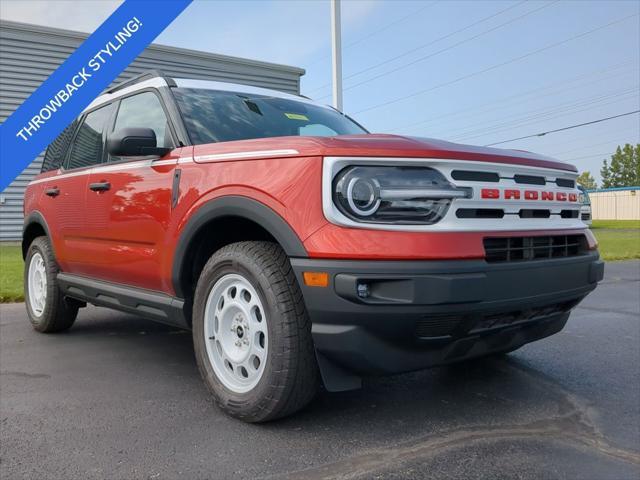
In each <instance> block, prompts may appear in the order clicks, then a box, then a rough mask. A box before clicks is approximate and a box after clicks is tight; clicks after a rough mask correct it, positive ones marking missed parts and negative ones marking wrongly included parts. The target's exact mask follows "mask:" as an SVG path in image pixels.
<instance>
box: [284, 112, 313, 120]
mask: <svg viewBox="0 0 640 480" xmlns="http://www.w3.org/2000/svg"><path fill="white" fill-rule="evenodd" d="M285 115H286V117H287V118H288V119H289V120H302V121H305V122H308V121H309V119H308V118H307V116H306V115H302V114H301V113H285Z"/></svg>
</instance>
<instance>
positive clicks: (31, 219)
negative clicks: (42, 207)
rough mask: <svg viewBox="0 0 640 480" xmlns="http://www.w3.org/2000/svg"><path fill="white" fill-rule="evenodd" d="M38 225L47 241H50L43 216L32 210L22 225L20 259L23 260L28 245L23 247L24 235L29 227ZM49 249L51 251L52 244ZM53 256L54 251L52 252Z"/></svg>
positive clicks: (47, 227)
mask: <svg viewBox="0 0 640 480" xmlns="http://www.w3.org/2000/svg"><path fill="white" fill-rule="evenodd" d="M34 224H38V225H40V226H41V227H42V229H43V230H44V233H45V234H46V235H47V237H49V241H51V233H50V230H49V225H47V221H46V220H45V219H44V216H43V215H42V214H41V213H40V212H39V211H37V210H34V211H33V212H31V213H30V214H29V215H27V216H26V217H25V219H24V224H23V226H22V259H23V260H24V259H25V258H26V256H27V248H28V247H29V245H25V236H24V235H25V233H26V232H27V230H28V229H29V227H31V225H34ZM51 248H52V249H53V242H52V243H51ZM53 254H54V256H55V250H54V252H53Z"/></svg>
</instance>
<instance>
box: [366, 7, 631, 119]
mask: <svg viewBox="0 0 640 480" xmlns="http://www.w3.org/2000/svg"><path fill="white" fill-rule="evenodd" d="M637 16H638V14H637V13H636V14H633V15H628V16H626V17H622V18H619V19H617V20H614V21H612V22H609V23H607V24H605V25H601V26H599V27H596V28H593V29H591V30H587V31H586V32H582V33H579V34H578V35H574V36H572V37H569V38H566V39H564V40H561V41H559V42H555V43H551V44H549V45H546V46H544V47H542V48H539V49H537V50H533V51H531V52H528V53H525V54H524V55H520V56H518V57H514V58H511V59H509V60H506V61H504V62H501V63H497V64H495V65H492V66H490V67H487V68H484V69H482V70H478V71H476V72H472V73H469V74H467V75H463V76H461V77H458V78H456V79H453V80H450V81H448V82H444V83H441V84H438V85H435V86H433V87H429V88H425V89H423V90H418V91H417V92H414V93H411V94H409V95H404V96H402V97H398V98H394V99H393V100H388V101H386V102H382V103H378V104H375V105H372V106H370V107H368V108H365V109H363V110H360V111H358V112H355V114H359V113H363V112H368V111H370V110H375V109H377V108H380V107H385V106H387V105H392V104H394V103H397V102H401V101H403V100H407V99H409V98H412V97H416V96H418V95H422V94H423V93H427V92H431V91H433V90H437V89H439V88H442V87H446V86H449V85H452V84H454V83H458V82H461V81H463V80H467V79H469V78H471V77H475V76H476V75H481V74H483V73H486V72H489V71H491V70H495V69H496V68H500V67H503V66H505V65H508V64H510V63H514V62H517V61H520V60H523V59H525V58H527V57H530V56H532V55H536V54H538V53H541V52H544V51H546V50H550V49H552V48H555V47H558V46H560V45H563V44H565V43H568V42H571V41H573V40H577V39H578V38H581V37H584V36H586V35H590V34H592V33H594V32H597V31H598V30H602V29H604V28H608V27H611V26H613V25H615V24H617V23H620V22H623V21H625V20H628V19H630V18H633V17H637Z"/></svg>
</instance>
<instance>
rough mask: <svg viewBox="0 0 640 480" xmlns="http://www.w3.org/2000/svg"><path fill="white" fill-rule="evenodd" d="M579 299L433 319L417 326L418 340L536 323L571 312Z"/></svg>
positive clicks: (460, 335) (454, 336) (423, 321)
mask: <svg viewBox="0 0 640 480" xmlns="http://www.w3.org/2000/svg"><path fill="white" fill-rule="evenodd" d="M579 301H580V300H572V301H569V302H561V303H552V304H549V305H543V306H539V307H533V308H528V309H523V310H513V311H507V312H496V313H486V314H480V315H473V316H451V315H447V316H432V317H429V318H425V319H424V320H420V321H418V322H417V323H416V330H415V332H416V337H418V338H419V339H421V340H441V339H443V338H444V339H446V338H449V339H451V338H461V337H465V336H468V335H476V334H482V333H484V332H489V331H495V330H497V329H500V328H505V327H510V326H512V325H515V324H521V323H525V322H537V321H540V320H544V319H546V318H548V317H551V316H553V315H559V314H562V313H566V312H568V311H570V310H571V309H572V308H573V307H575V306H576V305H577V304H578V303H579Z"/></svg>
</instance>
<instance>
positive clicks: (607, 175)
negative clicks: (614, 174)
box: [600, 160, 612, 188]
mask: <svg viewBox="0 0 640 480" xmlns="http://www.w3.org/2000/svg"><path fill="white" fill-rule="evenodd" d="M600 176H601V177H602V188H611V184H612V182H611V171H610V170H609V164H608V163H607V161H606V160H604V161H603V162H602V168H601V169H600Z"/></svg>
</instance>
